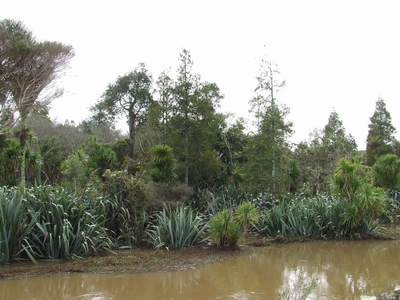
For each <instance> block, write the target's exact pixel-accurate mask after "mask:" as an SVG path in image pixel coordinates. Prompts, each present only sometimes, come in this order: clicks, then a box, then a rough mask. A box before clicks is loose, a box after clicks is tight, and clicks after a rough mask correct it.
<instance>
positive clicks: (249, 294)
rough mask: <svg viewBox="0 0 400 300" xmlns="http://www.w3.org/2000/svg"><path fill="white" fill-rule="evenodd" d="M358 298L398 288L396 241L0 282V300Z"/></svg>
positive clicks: (266, 250)
mask: <svg viewBox="0 0 400 300" xmlns="http://www.w3.org/2000/svg"><path fill="white" fill-rule="evenodd" d="M311 279H314V280H316V281H317V282H318V283H317V285H316V286H315V289H314V290H313V293H312V294H311V296H310V297H309V298H308V299H360V298H362V297H366V296H372V295H379V294H381V293H383V292H385V291H391V290H393V289H394V288H395V286H396V285H398V284H400V242H398V241H343V242H312V243H304V244H289V245H276V246H271V247H263V248H254V249H252V250H251V251H250V253H249V254H248V255H245V256H242V257H238V258H236V259H234V260H231V261H226V262H221V263H214V264H210V265H205V266H201V267H198V268H196V269H194V270H186V271H178V272H165V273H143V274H117V275H115V274H114V275H112V274H110V275H107V274H74V275H70V276H60V277H45V278H30V279H22V280H2V281H1V280H0V299H7V300H14V299H15V300H17V299H96V300H100V299H102V300H103V299H107V300H108V299H113V300H117V299H124V300H125V299H199V300H200V299H201V300H204V299H279V295H280V294H282V293H284V292H289V293H290V294H291V297H290V298H289V299H295V297H296V296H299V295H300V294H301V291H302V290H303V289H304V287H307V286H308V285H309V283H310V280H311Z"/></svg>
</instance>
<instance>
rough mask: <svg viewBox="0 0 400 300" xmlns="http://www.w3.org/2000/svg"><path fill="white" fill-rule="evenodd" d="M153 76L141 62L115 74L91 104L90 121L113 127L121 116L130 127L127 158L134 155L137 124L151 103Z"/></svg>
mask: <svg viewBox="0 0 400 300" xmlns="http://www.w3.org/2000/svg"><path fill="white" fill-rule="evenodd" d="M152 83H153V79H152V76H151V74H150V73H149V72H148V70H147V69H146V66H145V64H144V63H140V64H139V65H138V67H137V68H136V69H135V70H133V71H132V72H129V73H128V74H126V75H124V76H121V77H118V79H117V81H116V82H115V83H114V84H110V85H109V86H108V88H107V90H106V91H105V92H104V94H103V95H102V97H101V99H100V100H99V101H98V102H97V103H96V104H95V105H94V106H92V107H91V111H92V112H93V116H92V121H93V122H95V123H97V124H102V123H105V124H108V125H109V126H112V127H114V126H115V121H116V120H117V119H119V118H120V117H122V116H124V117H125V118H126V119H127V123H128V126H129V138H130V139H131V141H132V144H131V150H130V153H129V157H130V158H134V157H135V136H136V129H137V126H138V125H139V124H140V123H142V122H143V121H144V120H145V118H146V115H147V113H148V111H149V108H150V107H151V105H152V103H153V95H152V91H151V86H152Z"/></svg>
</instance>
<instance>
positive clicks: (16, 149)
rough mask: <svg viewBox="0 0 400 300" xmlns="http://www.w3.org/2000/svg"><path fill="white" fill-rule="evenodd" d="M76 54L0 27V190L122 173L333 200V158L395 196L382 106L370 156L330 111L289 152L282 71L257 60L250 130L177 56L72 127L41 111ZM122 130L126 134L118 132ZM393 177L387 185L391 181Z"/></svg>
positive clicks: (141, 69)
mask: <svg viewBox="0 0 400 300" xmlns="http://www.w3.org/2000/svg"><path fill="white" fill-rule="evenodd" d="M73 56H74V51H73V48H72V46H69V45H64V44H61V43H58V42H49V41H44V42H39V41H37V40H36V39H35V38H34V36H33V34H32V33H31V32H30V31H29V30H28V29H27V28H26V27H25V26H24V25H23V24H22V23H21V22H19V21H14V20H8V19H5V20H2V21H0V62H1V64H0V67H1V69H0V79H1V81H0V102H1V106H0V134H1V135H0V161H1V166H0V172H1V174H2V176H1V178H0V184H1V185H5V186H13V185H22V186H25V185H27V186H32V185H34V184H41V183H49V184H52V185H63V186H66V185H73V186H74V187H75V188H77V189H80V190H82V191H84V190H85V189H86V188H87V187H88V186H90V185H100V184H102V183H104V181H105V179H104V174H105V172H106V171H107V170H109V171H111V172H117V171H126V172H128V174H132V175H134V176H138V177H141V178H145V179H146V180H148V181H152V182H155V183H160V184H165V185H168V186H172V187H176V186H179V185H182V186H185V187H186V188H192V189H196V188H207V189H210V190H213V189H216V188H218V187H220V186H226V185H234V186H237V187H240V188H242V189H243V190H245V191H247V192H249V193H252V194H254V195H261V197H266V196H267V195H272V196H273V198H278V197H279V195H282V194H286V193H292V194H295V193H299V192H302V193H306V194H310V195H313V194H316V193H317V192H328V193H329V192H330V191H331V188H332V176H333V174H334V171H335V169H336V167H337V164H338V162H339V161H340V159H341V158H347V159H350V160H352V159H353V158H354V157H355V156H357V157H359V158H360V160H361V162H362V163H363V164H364V165H365V169H366V170H367V171H366V179H365V180H367V181H369V182H370V183H372V184H374V185H376V186H382V187H385V188H387V189H397V188H398V187H399V184H400V181H399V158H398V155H399V153H400V148H399V142H398V141H397V140H396V139H395V138H394V133H395V128H394V127H393V125H392V123H391V115H390V113H389V112H388V111H387V109H386V105H385V102H384V100H383V99H381V98H379V99H378V100H377V102H376V108H375V112H374V114H373V116H371V118H370V124H369V132H368V137H367V148H366V151H357V145H356V143H355V140H354V138H353V137H352V136H351V135H350V134H348V133H347V132H346V130H345V127H344V124H343V122H342V120H341V119H340V116H339V115H338V114H337V112H336V111H333V112H332V113H331V114H330V116H329V118H328V120H327V124H326V126H325V127H324V128H322V129H316V130H315V131H314V132H312V133H311V134H310V138H309V139H308V140H306V141H303V142H301V143H299V144H298V145H293V144H291V143H290V137H291V134H292V133H293V130H294V125H293V123H291V122H289V121H288V116H289V114H290V109H289V108H288V107H287V106H286V105H285V104H284V103H281V102H280V101H279V98H278V92H279V89H281V88H284V84H285V82H284V81H279V80H278V78H279V71H278V68H277V66H276V65H275V64H273V63H272V62H271V61H269V60H265V59H263V60H261V62H260V71H259V73H258V74H256V81H255V89H254V97H253V98H252V99H249V106H250V111H251V112H252V113H253V116H254V127H253V128H255V129H254V130H252V131H250V130H249V129H248V128H246V124H245V120H243V119H236V120H235V121H234V123H229V120H230V119H231V117H232V116H231V115H230V114H222V113H220V112H218V108H219V104H220V101H221V100H222V99H223V98H224V95H223V94H222V91H221V90H220V89H219V87H218V85H217V83H214V82H207V81H202V79H201V76H200V74H197V73H195V72H194V68H193V66H194V61H193V59H192V57H191V55H190V52H189V51H188V50H186V49H182V51H181V53H180V54H179V57H178V63H177V67H176V72H174V73H175V74H176V75H175V76H172V75H171V73H173V72H171V70H165V71H163V72H161V74H159V75H158V77H157V78H156V79H154V78H153V75H152V74H151V72H150V71H149V70H147V68H146V65H145V64H144V63H139V64H138V66H137V67H136V68H134V69H133V70H132V71H130V72H128V73H127V74H123V75H121V76H119V77H118V78H117V79H116V80H115V82H113V83H110V84H109V85H108V87H107V88H106V89H105V91H104V93H103V94H102V96H101V97H100V99H98V101H97V102H96V103H95V104H94V105H93V106H92V107H91V109H90V112H91V115H90V116H88V118H87V119H86V120H84V121H82V122H81V123H80V124H75V123H73V122H68V121H66V122H64V123H63V124H61V123H57V122H54V121H52V120H50V118H49V107H50V106H49V104H50V103H51V100H53V99H54V98H55V97H58V96H60V94H61V91H60V89H57V88H56V87H55V82H56V79H57V78H59V77H60V76H61V75H62V74H63V71H65V68H66V66H67V65H68V63H69V61H70V60H71V59H72V58H73ZM121 119H122V120H125V121H126V122H127V124H128V128H129V130H128V134H127V135H125V134H122V133H121V132H120V131H119V130H117V129H116V123H117V121H118V120H121ZM388 177H390V178H388Z"/></svg>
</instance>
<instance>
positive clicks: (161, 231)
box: [147, 206, 207, 250]
mask: <svg viewBox="0 0 400 300" xmlns="http://www.w3.org/2000/svg"><path fill="white" fill-rule="evenodd" d="M206 228H207V225H206V224H205V223H204V221H203V218H202V217H201V216H200V215H199V214H198V213H197V212H196V211H194V210H193V209H192V208H190V207H183V206H179V207H177V208H176V209H175V210H172V209H171V208H170V207H168V206H164V208H163V210H162V211H161V212H159V213H158V214H156V216H155V220H154V221H153V225H152V226H151V227H150V228H149V229H148V230H147V235H148V242H149V243H150V244H152V245H153V247H154V248H156V249H158V248H164V249H167V250H179V249H182V248H184V247H188V246H191V245H193V244H195V243H199V242H201V241H202V240H203V238H202V235H203V232H204V230H205V229H206Z"/></svg>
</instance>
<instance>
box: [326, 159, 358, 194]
mask: <svg viewBox="0 0 400 300" xmlns="http://www.w3.org/2000/svg"><path fill="white" fill-rule="evenodd" d="M358 167H359V165H358V164H357V163H356V162H351V161H350V160H349V159H347V158H342V159H340V160H339V162H338V164H337V168H336V171H335V173H334V174H333V177H332V181H333V191H334V192H335V193H336V194H338V195H339V196H340V197H342V198H343V199H347V200H348V201H352V200H354V198H355V196H356V194H357V192H358V191H359V189H360V188H361V187H362V185H363V183H364V181H363V178H360V176H358V172H357V171H358Z"/></svg>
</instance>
